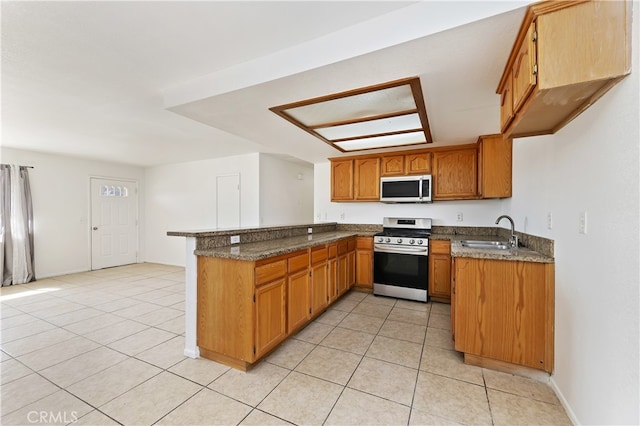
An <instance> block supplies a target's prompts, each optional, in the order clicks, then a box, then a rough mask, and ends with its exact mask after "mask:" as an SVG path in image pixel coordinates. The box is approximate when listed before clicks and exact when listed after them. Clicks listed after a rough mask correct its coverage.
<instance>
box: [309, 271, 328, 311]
mask: <svg viewBox="0 0 640 426" xmlns="http://www.w3.org/2000/svg"><path fill="white" fill-rule="evenodd" d="M328 275H329V274H328V268H327V264H326V263H322V264H318V265H316V266H314V267H312V268H311V315H316V314H317V313H318V312H320V311H322V310H323V309H324V308H326V307H327V304H328V302H329V294H328V285H327V278H328Z"/></svg>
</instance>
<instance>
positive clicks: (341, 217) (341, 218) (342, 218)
mask: <svg viewBox="0 0 640 426" xmlns="http://www.w3.org/2000/svg"><path fill="white" fill-rule="evenodd" d="M340 220H344V212H342V213H340Z"/></svg>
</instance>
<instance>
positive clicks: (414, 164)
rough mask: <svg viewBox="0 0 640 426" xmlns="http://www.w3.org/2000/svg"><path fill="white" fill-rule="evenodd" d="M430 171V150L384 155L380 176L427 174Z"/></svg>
mask: <svg viewBox="0 0 640 426" xmlns="http://www.w3.org/2000/svg"><path fill="white" fill-rule="evenodd" d="M430 173H431V153H430V152H420V153H413V154H406V155H389V156H384V157H382V167H381V171H380V176H404V175H425V174H430Z"/></svg>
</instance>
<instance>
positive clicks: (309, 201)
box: [260, 154, 314, 226]
mask: <svg viewBox="0 0 640 426" xmlns="http://www.w3.org/2000/svg"><path fill="white" fill-rule="evenodd" d="M313 182H314V176H313V165H312V164H310V163H303V162H301V161H289V160H286V159H282V158H280V157H276V156H273V155H269V154H260V225H266V226H271V225H283V224H287V225H291V224H298V223H300V224H303V223H312V222H313Z"/></svg>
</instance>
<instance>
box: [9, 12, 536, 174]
mask: <svg viewBox="0 0 640 426" xmlns="http://www.w3.org/2000/svg"><path fill="white" fill-rule="evenodd" d="M527 3H528V2H527V1H522V0H514V1H511V2H499V1H486V2H485V1H468V2H451V1H442V2H439V1H426V2H399V1H395V2H394V1H391V2H382V1H371V2H370V1H358V2H342V1H326V2H325V1H316V2H291V1H288V2H271V1H266V2H265V1H260V2H238V1H232V2H211V1H209V2H154V1H144V2H15V1H14V2H7V1H3V2H2V4H1V13H2V39H1V41H2V69H1V72H2V146H7V147H13V148H19V149H27V150H36V151H45V152H54V153H60V154H65V155H74V156H80V157H86V158H100V159H103V160H107V161H116V162H122V163H129V164H135V165H140V166H153V165H159V164H167V163H176V162H183V161H192V160H201V159H205V158H215V157H224V156H228V155H235V154H244V153H249V152H257V151H258V152H270V153H275V154H279V155H287V156H292V157H295V158H298V159H301V160H304V161H308V162H312V163H317V162H322V161H326V159H327V157H332V156H338V155H339V154H340V153H339V151H337V150H335V149H333V148H331V147H330V146H329V145H327V144H325V143H324V142H322V141H320V140H319V139H316V138H314V137H312V136H310V135H309V134H307V133H305V132H304V131H302V130H301V129H299V128H297V127H295V126H293V125H292V124H290V123H288V122H286V121H285V120H283V119H282V118H280V117H278V116H276V115H275V114H274V113H272V112H271V111H269V110H268V108H269V107H272V106H275V105H281V104H285V103H289V102H294V101H298V100H302V99H307V98H311V97H317V96H322V95H326V94H329V93H333V92H338V91H344V90H350V89H354V88H358V87H362V86H368V85H373V84H378V83H382V82H386V81H390V80H395V79H399V78H405V77H412V76H420V78H421V82H422V90H423V93H424V96H425V102H426V106H427V113H428V116H429V123H430V126H431V131H432V134H433V138H434V141H435V143H434V146H436V145H449V144H458V143H466V142H472V141H475V139H476V138H477V136H478V135H481V134H487V133H496V132H498V131H499V129H498V121H499V107H498V101H499V97H498V95H496V94H495V88H496V86H497V84H498V80H499V78H500V74H501V72H502V68H503V66H504V63H505V62H506V59H507V56H508V54H509V51H510V49H511V45H512V43H513V40H514V38H515V35H516V32H517V30H518V27H519V24H520V21H521V19H522V16H523V14H524V5H526V4H527Z"/></svg>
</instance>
